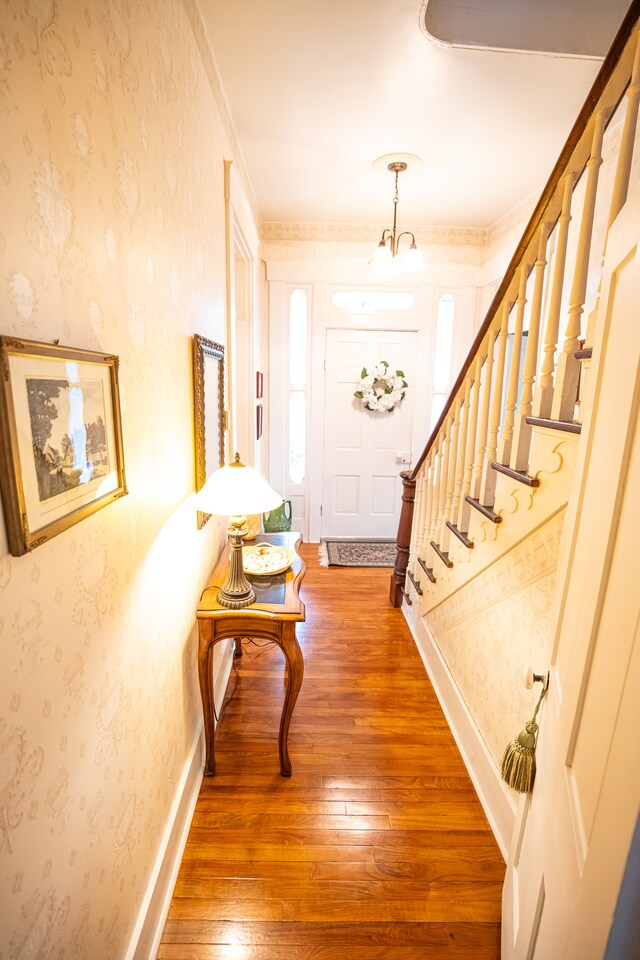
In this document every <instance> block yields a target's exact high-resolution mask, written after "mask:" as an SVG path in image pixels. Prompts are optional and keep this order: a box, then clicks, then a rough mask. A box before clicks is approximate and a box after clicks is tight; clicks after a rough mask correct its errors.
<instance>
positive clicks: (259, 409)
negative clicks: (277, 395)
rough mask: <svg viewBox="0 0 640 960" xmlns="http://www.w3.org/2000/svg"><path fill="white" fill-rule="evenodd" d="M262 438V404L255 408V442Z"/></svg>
mask: <svg viewBox="0 0 640 960" xmlns="http://www.w3.org/2000/svg"><path fill="white" fill-rule="evenodd" d="M261 436H262V404H261V403H259V404H258V406H257V407H256V440H259V439H260V437H261Z"/></svg>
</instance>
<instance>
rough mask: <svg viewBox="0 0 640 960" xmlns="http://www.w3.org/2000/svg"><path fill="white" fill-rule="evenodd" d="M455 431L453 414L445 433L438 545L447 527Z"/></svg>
mask: <svg viewBox="0 0 640 960" xmlns="http://www.w3.org/2000/svg"><path fill="white" fill-rule="evenodd" d="M452 431H453V416H451V417H450V418H449V421H448V423H447V428H446V430H445V434H444V444H443V447H442V485H441V487H440V510H439V512H438V527H437V530H436V543H437V544H438V546H440V545H441V544H442V541H443V540H444V534H443V531H444V530H445V529H446V527H445V523H446V520H447V514H446V505H447V491H448V489H449V467H450V465H451V434H452Z"/></svg>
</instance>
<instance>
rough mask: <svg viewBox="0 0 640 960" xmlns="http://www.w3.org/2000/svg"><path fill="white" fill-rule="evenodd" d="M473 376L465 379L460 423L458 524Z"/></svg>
mask: <svg viewBox="0 0 640 960" xmlns="http://www.w3.org/2000/svg"><path fill="white" fill-rule="evenodd" d="M470 397H471V377H470V376H469V375H467V377H466V379H465V381H464V399H463V401H462V419H461V425H460V447H459V452H458V462H457V466H456V486H455V490H454V493H453V503H452V504H451V522H452V523H454V524H455V525H456V526H457V525H458V520H459V517H460V500H461V497H462V483H463V479H464V468H465V459H466V455H467V434H468V432H469V409H470V407H471V400H470Z"/></svg>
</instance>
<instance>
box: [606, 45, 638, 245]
mask: <svg viewBox="0 0 640 960" xmlns="http://www.w3.org/2000/svg"><path fill="white" fill-rule="evenodd" d="M626 96H627V110H626V113H625V117H624V127H623V129H622V137H621V139H620V151H619V153H618V165H617V168H616V179H615V181H614V184H613V193H612V196H611V207H610V210H609V223H608V225H607V232H608V228H609V227H610V226H611V224H612V223H613V221H614V220H615V219H616V217H617V216H618V214H619V213H620V211H621V210H622V207H623V206H624V203H625V201H626V199H627V193H628V191H629V176H630V174H631V162H632V160H633V145H634V142H635V137H636V126H637V123H638V106H639V105H640V33H638V36H637V38H636V55H635V58H634V61H633V70H632V71H631V80H630V81H629V86H628V87H627V94H626ZM605 243H606V241H605Z"/></svg>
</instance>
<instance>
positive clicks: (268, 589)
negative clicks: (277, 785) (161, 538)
mask: <svg viewBox="0 0 640 960" xmlns="http://www.w3.org/2000/svg"><path fill="white" fill-rule="evenodd" d="M258 542H260V543H273V544H275V545H277V546H282V547H289V549H291V550H294V551H295V555H296V556H295V560H294V562H293V563H292V564H291V566H290V567H289V569H288V570H285V572H284V573H280V574H276V575H275V576H273V577H253V576H250V577H249V580H250V581H251V583H252V585H253V588H254V590H255V592H256V601H255V603H252V604H251V605H250V606H248V607H243V608H242V609H241V610H230V609H229V608H228V607H221V606H220V604H219V603H217V602H216V594H217V593H218V590H219V589H220V587H221V586H222V584H224V583H225V582H226V580H227V576H228V574H229V545H228V544H227V546H226V547H225V549H224V551H223V552H222V555H221V557H220V559H219V561H218V564H217V566H216V568H215V570H214V571H213V574H212V576H211V579H210V580H209V583H208V584H207V586H206V587H205V589H204V591H203V593H202V597H201V598H200V604H199V606H198V610H197V613H196V616H197V619H198V674H199V678H200V694H201V696H202V709H203V712H204V732H205V741H206V747H207V756H206V762H205V768H204V773H205V776H212V775H213V774H215V772H216V762H215V724H214V713H213V670H212V661H213V648H214V647H215V645H216V643H218V642H219V641H220V640H227V639H229V638H233V639H235V641H236V655H237V656H238V655H240V654H241V652H242V647H241V638H242V637H251V638H256V639H260V640H273V641H274V642H275V643H277V645H278V646H279V647H280V649H281V650H282V652H283V654H284V657H285V660H286V665H287V676H286V692H285V698H284V704H283V707H282V716H281V717H280V734H279V748H280V772H281V773H282V776H283V777H290V776H291V760H290V759H289V748H288V744H287V740H288V736H289V724H290V723H291V716H292V714H293V708H294V707H295V705H296V700H297V699H298V693H299V692H300V687H301V685H302V677H303V675H304V660H303V657H302V651H301V650H300V646H299V645H298V640H297V638H296V623H297V622H299V621H303V620H304V618H305V614H304V604H303V602H302V600H301V599H300V595H299V590H300V583H301V581H302V578H303V576H304V573H305V565H304V562H303V560H302V558H301V557H300V554H299V553H298V547H299V545H300V542H301V537H300V534H298V533H270V534H262V535H260V536H259V537H258ZM250 545H251V544H249V546H250Z"/></svg>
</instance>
